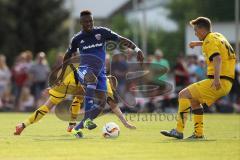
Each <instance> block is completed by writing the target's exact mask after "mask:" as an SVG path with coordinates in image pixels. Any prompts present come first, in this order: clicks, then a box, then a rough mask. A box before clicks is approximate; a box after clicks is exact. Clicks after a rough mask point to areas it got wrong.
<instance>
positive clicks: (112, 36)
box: [102, 27, 121, 41]
mask: <svg viewBox="0 0 240 160" xmlns="http://www.w3.org/2000/svg"><path fill="white" fill-rule="evenodd" d="M102 29H103V33H104V37H105V39H106V40H108V41H118V40H119V38H120V37H121V36H120V35H118V34H117V33H115V32H113V31H112V30H110V29H108V28H105V27H103V28H102Z"/></svg>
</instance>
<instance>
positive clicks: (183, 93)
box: [178, 88, 191, 99]
mask: <svg viewBox="0 0 240 160" xmlns="http://www.w3.org/2000/svg"><path fill="white" fill-rule="evenodd" d="M178 98H188V99H191V94H190V92H189V91H188V89H187V88H185V89H183V90H181V91H180V92H179V93H178Z"/></svg>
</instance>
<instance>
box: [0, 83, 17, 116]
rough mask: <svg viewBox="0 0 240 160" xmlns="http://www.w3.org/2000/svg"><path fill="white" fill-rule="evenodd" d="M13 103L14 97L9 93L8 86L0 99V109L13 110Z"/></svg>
mask: <svg viewBox="0 0 240 160" xmlns="http://www.w3.org/2000/svg"><path fill="white" fill-rule="evenodd" d="M14 103H15V97H14V96H13V95H12V93H11V89H10V88H8V89H6V90H5V92H4V93H3V95H2V97H1V99H0V111H5V112H6V111H13V110H14V109H15V108H14Z"/></svg>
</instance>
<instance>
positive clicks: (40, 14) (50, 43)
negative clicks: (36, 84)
mask: <svg viewBox="0 0 240 160" xmlns="http://www.w3.org/2000/svg"><path fill="white" fill-rule="evenodd" d="M63 4H64V0H37V1H34V0H11V1H9V0H0V24H1V27H0V35H1V38H0V53H3V54H5V55H7V58H8V62H9V63H10V64H12V63H13V61H14V59H13V57H15V56H16V55H17V54H19V52H20V51H23V50H26V49H28V50H32V51H33V53H35V54H36V53H37V52H39V51H45V52H47V53H48V52H50V53H51V52H52V51H53V50H56V49H57V48H60V47H62V48H66V47H67V46H66V44H68V30H67V28H66V27H64V24H65V23H66V20H67V19H68V16H69V11H67V10H66V9H64V8H63ZM165 7H166V8H168V9H169V10H170V11H171V13H170V15H169V18H171V19H172V20H174V21H176V22H177V24H178V27H179V29H178V30H177V31H175V32H166V31H164V30H162V29H157V30H156V29H154V28H151V27H150V28H148V54H153V53H154V50H155V49H156V48H158V47H160V48H161V49H162V50H163V52H164V53H165V57H166V58H167V59H169V60H171V61H170V62H174V60H175V58H176V56H177V54H179V53H184V46H185V44H184V43H185V40H184V32H185V26H186V24H188V21H189V20H191V19H193V18H196V17H198V16H207V17H210V18H211V19H212V20H213V21H234V0H227V1H226V0H201V1H196V0H171V1H170V3H168V4H167V5H166V6H165ZM109 22H110V26H111V29H113V30H114V31H116V32H118V33H120V34H122V35H124V36H126V37H128V38H130V39H133V30H132V27H130V26H133V27H135V26H134V24H130V23H129V22H127V21H126V19H125V17H124V15H123V14H122V15H116V16H114V17H113V18H111V19H110V21H109ZM137 28H139V26H136V29H137ZM139 37H141V36H140V35H139ZM139 44H140V43H139Z"/></svg>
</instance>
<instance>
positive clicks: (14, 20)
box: [0, 0, 69, 64]
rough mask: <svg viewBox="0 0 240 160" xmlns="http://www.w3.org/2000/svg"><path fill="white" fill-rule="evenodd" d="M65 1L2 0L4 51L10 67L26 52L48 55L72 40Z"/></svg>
mask: <svg viewBox="0 0 240 160" xmlns="http://www.w3.org/2000/svg"><path fill="white" fill-rule="evenodd" d="M63 4H64V0H50V1H49V0H37V1H34V0H12V1H9V0H0V24H1V27H0V35H1V38H0V52H1V53H3V54H5V55H6V56H7V58H8V62H9V63H10V64H12V63H13V60H14V59H13V57H15V56H16V55H18V54H19V52H20V51H23V50H26V49H28V50H31V51H33V53H34V54H36V53H37V52H39V51H44V52H48V51H49V50H51V49H52V48H58V47H59V46H61V45H63V44H65V42H66V41H67V40H68V37H67V36H68V34H67V33H68V32H67V30H66V29H65V28H64V27H63V22H64V21H65V20H66V19H67V18H68V15H69V13H68V11H67V10H65V9H64V8H63Z"/></svg>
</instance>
